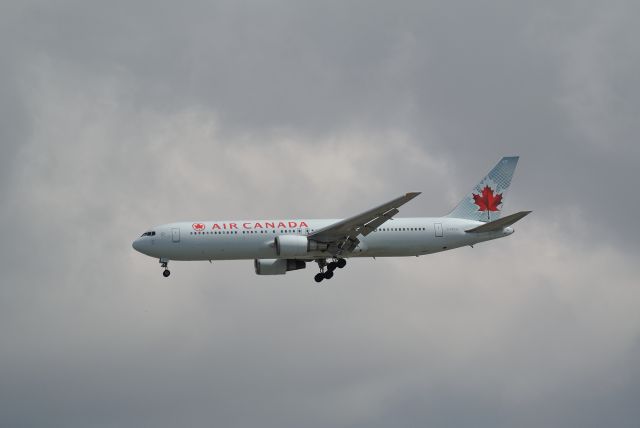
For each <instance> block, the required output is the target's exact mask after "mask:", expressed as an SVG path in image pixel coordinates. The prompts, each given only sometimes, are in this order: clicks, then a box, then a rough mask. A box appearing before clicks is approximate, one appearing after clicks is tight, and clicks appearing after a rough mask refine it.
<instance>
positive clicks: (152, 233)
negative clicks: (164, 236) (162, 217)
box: [140, 231, 156, 238]
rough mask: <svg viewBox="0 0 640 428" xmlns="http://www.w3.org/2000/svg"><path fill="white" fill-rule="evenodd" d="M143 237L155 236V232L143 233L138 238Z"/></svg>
mask: <svg viewBox="0 0 640 428" xmlns="http://www.w3.org/2000/svg"><path fill="white" fill-rule="evenodd" d="M143 236H156V232H155V231H151V232H145V233H143V234H142V235H140V237H141V238H142V237H143Z"/></svg>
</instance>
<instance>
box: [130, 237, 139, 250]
mask: <svg viewBox="0 0 640 428" xmlns="http://www.w3.org/2000/svg"><path fill="white" fill-rule="evenodd" d="M131 246H132V247H133V249H134V250H136V251H140V239H136V240H135V241H133V243H132V244H131Z"/></svg>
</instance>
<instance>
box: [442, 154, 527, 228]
mask: <svg viewBox="0 0 640 428" xmlns="http://www.w3.org/2000/svg"><path fill="white" fill-rule="evenodd" d="M517 164H518V156H511V157H504V158H502V159H501V160H500V162H498V164H497V165H496V166H494V167H493V169H492V170H491V171H490V172H489V174H487V175H486V176H485V177H484V178H483V179H482V180H480V182H479V183H478V184H477V185H476V187H474V188H473V190H472V191H471V192H470V193H469V194H468V195H467V196H465V197H464V199H462V201H460V203H459V204H458V206H456V207H455V208H454V209H453V211H451V212H450V213H449V214H447V217H455V218H465V219H469V220H478V221H494V220H497V219H499V218H500V215H501V214H502V207H503V206H504V199H505V197H506V193H507V189H508V188H509V185H510V184H511V177H513V172H514V171H515V169H516V165H517Z"/></svg>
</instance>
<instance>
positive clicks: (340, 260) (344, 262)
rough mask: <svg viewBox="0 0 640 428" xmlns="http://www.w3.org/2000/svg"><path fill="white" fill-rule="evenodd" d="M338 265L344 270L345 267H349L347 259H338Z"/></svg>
mask: <svg viewBox="0 0 640 428" xmlns="http://www.w3.org/2000/svg"><path fill="white" fill-rule="evenodd" d="M336 264H337V265H338V267H339V268H340V269H342V268H343V267H345V266H346V265H347V261H346V260H345V259H338V261H337V262H336Z"/></svg>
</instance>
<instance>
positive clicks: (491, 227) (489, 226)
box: [465, 211, 531, 233]
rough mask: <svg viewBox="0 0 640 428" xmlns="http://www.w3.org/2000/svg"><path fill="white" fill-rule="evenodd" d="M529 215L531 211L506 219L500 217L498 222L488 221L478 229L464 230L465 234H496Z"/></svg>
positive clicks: (512, 215)
mask: <svg viewBox="0 0 640 428" xmlns="http://www.w3.org/2000/svg"><path fill="white" fill-rule="evenodd" d="M529 214H531V211H520V212H518V213H515V214H511V215H508V216H506V217H502V218H500V219H498V220H494V221H490V222H489V223H485V224H482V225H480V226H478V227H474V228H473V229H469V230H466V231H465V232H467V233H482V232H498V231H501V230H502V229H504V228H505V227H508V226H511V225H512V224H513V223H515V222H516V221H518V220H521V219H522V218H524V217H525V216H527V215H529Z"/></svg>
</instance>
